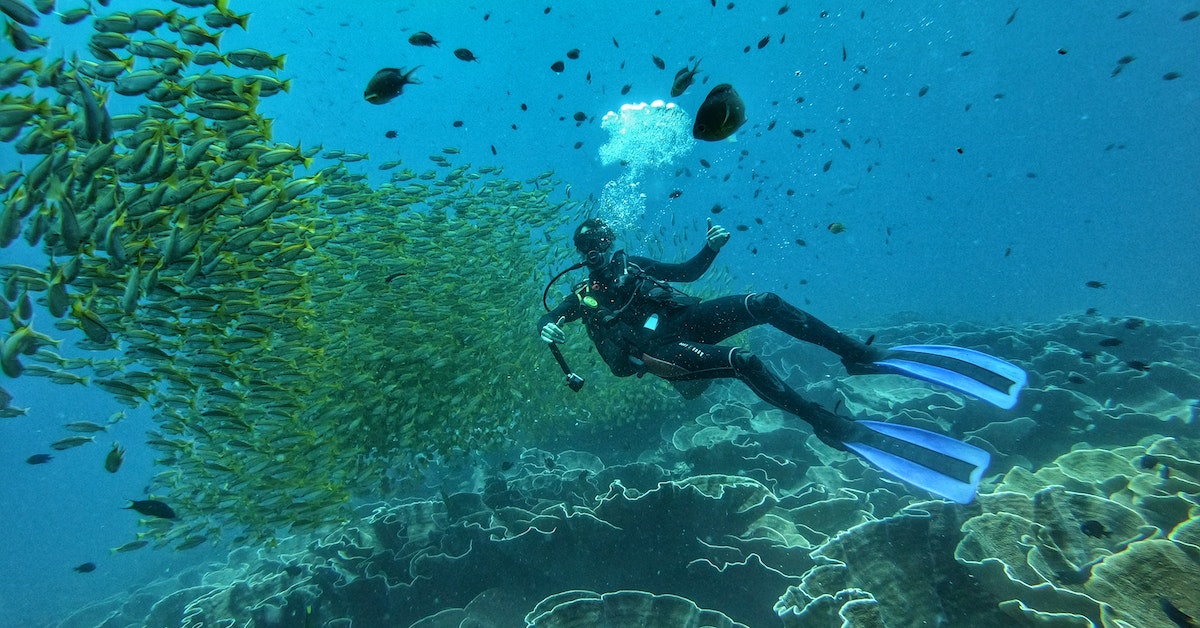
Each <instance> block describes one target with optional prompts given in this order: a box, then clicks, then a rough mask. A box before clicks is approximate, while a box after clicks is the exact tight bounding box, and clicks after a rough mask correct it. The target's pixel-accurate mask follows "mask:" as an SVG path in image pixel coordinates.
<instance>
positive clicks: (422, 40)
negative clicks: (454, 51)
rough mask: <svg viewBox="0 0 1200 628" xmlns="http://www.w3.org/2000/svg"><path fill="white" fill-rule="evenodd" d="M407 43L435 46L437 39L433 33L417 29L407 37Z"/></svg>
mask: <svg viewBox="0 0 1200 628" xmlns="http://www.w3.org/2000/svg"><path fill="white" fill-rule="evenodd" d="M408 43H410V44H412V45H414V46H434V47H437V45H438V40H436V39H434V38H433V35H430V34H429V33H426V32H425V31H417V32H415V33H413V34H412V35H409V37H408Z"/></svg>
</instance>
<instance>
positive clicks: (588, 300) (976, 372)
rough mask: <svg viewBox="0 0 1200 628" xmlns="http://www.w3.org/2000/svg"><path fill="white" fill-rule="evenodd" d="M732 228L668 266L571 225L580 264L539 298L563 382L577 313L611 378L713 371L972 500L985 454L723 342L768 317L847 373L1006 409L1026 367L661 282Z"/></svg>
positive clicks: (707, 252) (695, 385)
mask: <svg viewBox="0 0 1200 628" xmlns="http://www.w3.org/2000/svg"><path fill="white" fill-rule="evenodd" d="M729 238H730V234H729V231H727V230H726V229H724V228H723V227H720V226H718V225H714V224H713V222H712V220H711V219H709V221H708V232H707V234H706V242H705V245H704V247H703V248H702V249H701V250H700V252H699V253H697V254H696V255H695V256H694V257H692V258H691V259H689V260H687V261H685V262H682V263H666V262H661V261H657V260H652V259H648V258H645V257H638V256H633V255H627V254H626V253H625V251H624V250H616V251H613V250H612V249H613V245H614V243H615V239H616V235H615V233H614V232H613V230H612V228H611V227H610V226H609V225H608V224H607V223H605V222H604V221H603V220H601V219H598V218H588V219H587V220H585V221H584V222H583V224H581V225H579V227H578V228H577V229H576V230H575V235H574V243H575V248H576V249H577V250H578V251H579V253H580V254H581V255H583V258H584V259H583V261H581V262H579V263H578V264H575V265H573V266H571V267H570V268H567V269H566V270H564V271H563V272H561V273H559V274H558V275H557V276H555V277H554V279H552V280H551V281H550V284H549V285H547V286H546V290H545V292H544V293H543V295H542V302H543V305H546V308H547V310H548V312H547V313H546V314H545V315H544V316H542V317H541V319H539V320H538V323H537V329H538V333H539V335H540V336H541V339H542V340H543V341H545V342H546V343H547V344H549V346H550V349H551V351H552V352H554V354H555V358H556V359H557V360H558V362H559V365H560V366H561V367H562V368H563V371H564V372H565V373H567V374H568V384H569V385H570V386H571V388H572V389H574V390H576V391H578V390H579V389H580V388H581V387H582V385H583V379H582V378H580V377H579V376H577V375H575V374H574V373H572V372H570V369H569V368H568V367H567V364H566V362H565V361H564V360H563V358H562V354H561V352H560V351H559V349H558V347H557V344H560V343H564V342H566V334H565V333H564V332H563V330H562V325H563V324H564V323H566V322H570V321H574V320H578V319H583V323H584V326H585V327H586V328H587V333H588V336H589V337H590V338H591V339H592V342H593V343H594V344H595V346H596V349H597V351H598V352H599V353H600V357H601V358H602V359H603V360H604V362H605V363H606V364H607V365H608V366H609V368H610V369H611V370H612V372H613V374H614V375H616V376H618V377H628V376H630V375H637V376H638V377H641V376H643V375H645V374H647V373H649V374H651V375H656V376H658V377H660V378H662V379H665V380H667V381H669V382H671V383H672V385H674V386H675V388H676V390H678V391H679V392H680V393H681V394H682V395H683V396H684V397H686V398H694V397H696V396H698V395H699V394H701V393H702V392H703V391H704V389H705V388H707V386H708V384H710V383H711V382H712V380H714V379H718V378H736V379H739V380H741V381H742V382H743V383H744V384H746V386H748V387H749V388H750V390H751V391H753V392H754V393H755V394H756V395H758V397H759V398H761V399H762V400H763V401H765V402H767V403H769V404H771V405H773V406H775V407H777V408H779V409H780V410H783V411H785V412H787V413H790V414H792V415H795V416H796V417H798V418H800V419H801V420H803V421H804V422H806V423H808V424H809V425H810V426H812V429H813V431H814V433H815V434H816V435H817V437H819V438H820V439H821V440H822V441H823V442H825V443H826V444H829V445H830V446H832V447H834V448H837V449H840V450H842V451H850V452H852V453H855V454H857V455H858V456H861V457H862V458H865V459H866V460H867V461H868V462H870V463H872V464H874V465H875V466H877V467H879V468H880V469H882V470H883V471H885V472H887V473H889V474H891V475H893V476H896V477H897V478H899V479H901V480H904V481H906V482H908V483H910V484H913V485H914V486H917V487H920V488H923V489H925V490H927V491H929V492H931V493H934V494H937V495H940V496H942V497H946V498H948V499H951V500H953V501H955V502H958V503H962V504H966V503H970V502H971V500H972V499H974V496H975V492H976V489H977V487H978V485H979V481H980V479H981V478H982V477H983V473H984V471H985V470H986V468H987V465H988V463H989V462H990V461H991V456H990V454H989V453H988V452H987V451H985V450H983V449H980V448H978V447H975V446H974V445H969V444H967V443H964V442H961V441H958V440H955V439H953V438H950V437H947V436H943V435H941V434H937V433H935V432H930V431H927V430H922V429H918V428H914V427H908V426H904V425H899V424H894V423H883V422H878V421H854V420H852V419H849V418H846V417H843V416H840V415H838V414H835V413H834V412H831V411H829V410H827V409H825V408H823V407H821V406H820V405H818V404H816V403H813V402H811V401H808V400H806V399H804V398H803V397H802V396H800V394H799V393H798V392H796V391H795V390H794V389H792V388H791V387H790V386H788V385H787V384H786V383H784V381H783V380H782V379H780V378H779V377H778V376H777V375H775V374H774V373H773V372H772V371H771V370H770V369H769V368H767V365H766V364H765V363H763V361H762V360H761V359H759V358H758V356H756V355H754V354H752V353H750V352H749V351H746V350H745V349H742V348H740V347H736V346H730V345H722V344H720V343H721V342H722V341H723V340H725V339H726V338H729V337H730V336H733V335H734V334H737V333H739V332H741V331H744V330H746V329H748V328H750V327H753V326H755V325H764V324H766V325H771V326H772V327H775V328H776V329H778V330H780V331H782V332H784V333H786V334H788V335H789V336H791V337H793V338H796V339H797V340H802V341H804V342H809V343H813V344H816V345H818V346H821V347H823V348H825V349H828V350H829V351H831V352H833V353H834V354H836V355H837V356H838V357H840V358H841V361H842V364H843V365H844V366H845V368H846V371H847V372H848V373H849V374H851V375H867V374H877V373H893V374H902V375H906V376H909V377H915V378H918V379H921V380H924V381H928V382H931V383H935V384H939V385H941V386H945V387H947V388H951V389H953V390H956V391H959V392H963V393H966V394H969V395H972V396H975V397H978V398H980V399H983V400H985V401H988V402H990V403H993V404H995V405H997V406H1000V407H1002V408H1005V409H1008V408H1011V407H1012V406H1013V405H1015V404H1016V402H1017V395H1018V394H1019V392H1020V390H1021V388H1022V387H1023V386H1024V385H1025V382H1026V374H1025V372H1024V371H1023V370H1021V369H1020V368H1019V367H1017V366H1015V365H1013V364H1011V363H1009V362H1005V361H1004V360H1001V359H999V358H996V357H993V356H990V355H987V354H985V353H981V352H978V351H974V350H971V349H963V348H959V347H950V346H942V345H907V346H900V347H893V348H890V349H884V348H880V347H875V346H872V345H871V344H870V342H871V340H873V338H874V337H872V338H871V339H869V340H868V341H867V342H865V343H864V342H860V341H858V340H856V339H854V338H851V337H849V336H846V335H845V334H842V333H839V332H838V331H837V330H835V329H833V328H832V327H830V326H829V325H827V324H825V323H823V322H821V321H820V320H818V319H816V318H815V317H813V316H812V315H810V314H808V313H807V312H804V311H803V310H801V309H799V308H797V307H795V306H793V305H792V304H790V303H788V302H786V301H784V300H783V299H782V298H780V297H779V296H778V295H776V294H775V293H772V292H758V293H751V294H742V295H734V296H725V297H719V298H715V299H710V300H701V299H699V298H696V297H691V296H688V295H686V294H684V293H683V292H681V291H680V290H678V289H676V288H675V287H674V286H672V285H670V283H668V282H690V281H695V280H697V279H699V278H700V277H701V276H702V275H703V274H704V273H705V271H707V270H708V268H709V266H711V265H712V262H713V260H714V259H716V256H717V252H718V251H720V250H721V247H723V246H724V245H725V243H727V242H728V241H729ZM585 266H586V267H587V269H588V278H587V280H586V281H583V282H581V283H579V284H577V285H575V286H574V287H573V288H572V290H571V294H570V295H568V296H567V297H566V299H564V300H563V301H562V303H560V304H559V305H558V306H557V307H555V308H554V309H553V310H550V309H549V306H548V304H546V295H547V294H548V293H549V291H550V287H551V286H552V285H553V284H554V282H555V281H557V280H558V279H559V278H560V277H562V276H563V275H564V274H566V273H567V272H570V271H572V270H576V269H579V268H583V267H585Z"/></svg>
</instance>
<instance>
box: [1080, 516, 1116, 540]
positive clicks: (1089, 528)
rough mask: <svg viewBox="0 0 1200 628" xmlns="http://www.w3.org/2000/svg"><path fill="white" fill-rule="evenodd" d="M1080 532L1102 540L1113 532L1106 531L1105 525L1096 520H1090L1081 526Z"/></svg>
mask: <svg viewBox="0 0 1200 628" xmlns="http://www.w3.org/2000/svg"><path fill="white" fill-rule="evenodd" d="M1079 531H1080V532H1082V533H1084V534H1086V535H1088V536H1090V537H1092V538H1094V539H1102V538H1104V537H1106V536H1109V535H1111V534H1112V532H1109V531H1108V530H1107V529H1105V527H1104V524H1103V523H1100V522H1099V521H1096V520H1095V519H1088V520H1087V521H1084V522H1083V523H1081V524H1079Z"/></svg>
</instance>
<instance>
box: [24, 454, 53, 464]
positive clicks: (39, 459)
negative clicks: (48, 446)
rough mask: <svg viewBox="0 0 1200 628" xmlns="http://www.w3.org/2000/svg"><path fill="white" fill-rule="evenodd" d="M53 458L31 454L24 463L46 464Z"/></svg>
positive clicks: (48, 455)
mask: <svg viewBox="0 0 1200 628" xmlns="http://www.w3.org/2000/svg"><path fill="white" fill-rule="evenodd" d="M53 458H54V456H51V455H50V454H33V455H32V456H30V457H28V458H26V459H25V462H27V463H29V464H46V463H47V462H50V460H51V459H53Z"/></svg>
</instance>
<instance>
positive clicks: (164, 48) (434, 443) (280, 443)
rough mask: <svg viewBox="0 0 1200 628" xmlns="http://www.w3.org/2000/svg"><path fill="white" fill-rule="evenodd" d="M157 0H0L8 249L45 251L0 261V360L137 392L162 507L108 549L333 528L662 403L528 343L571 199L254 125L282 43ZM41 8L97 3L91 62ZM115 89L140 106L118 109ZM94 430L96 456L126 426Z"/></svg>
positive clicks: (89, 20) (569, 217)
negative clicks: (553, 436)
mask: <svg viewBox="0 0 1200 628" xmlns="http://www.w3.org/2000/svg"><path fill="white" fill-rule="evenodd" d="M174 2H175V3H176V4H177V5H178V6H177V7H176V8H173V9H172V10H169V11H163V10H160V9H144V10H140V11H136V12H132V13H123V12H111V13H108V14H102V13H100V12H101V11H103V10H105V9H104V5H106V4H107V3H106V2H99V3H91V4H89V5H87V7H86V8H80V9H74V10H63V11H62V12H60V13H56V12H55V7H54V2H53V1H48V0H38V1H37V2H34V3H33V4H34V6H32V7H30V6H29V5H27V4H26V2H25V1H24V0H0V10H2V11H3V12H4V13H5V14H6V15H7V16H8V17H9V18H10V19H9V21H8V27H7V29H6V37H7V38H8V40H9V41H10V42H11V43H12V44H13V46H14V47H15V48H16V50H17V51H18V54H17V55H16V56H12V57H10V58H7V59H3V60H0V89H2V90H3V92H2V93H3V96H2V98H0V140H3V141H4V142H7V143H9V146H10V147H11V148H12V149H15V150H16V151H17V152H18V153H20V154H21V155H23V156H24V158H25V159H26V161H27V163H32V164H33V165H32V166H29V167H27V168H26V169H24V170H23V171H22V170H14V171H11V172H5V173H3V174H2V176H0V194H2V195H3V207H2V208H0V245H2V246H3V247H6V248H7V247H9V246H11V245H13V244H14V243H16V242H18V239H22V238H23V239H24V240H25V242H27V243H28V244H29V245H30V246H33V247H36V248H40V250H41V251H43V252H44V253H45V255H46V259H47V262H46V264H45V266H44V267H36V268H35V267H30V266H24V265H18V264H12V263H5V264H2V265H0V288H2V292H3V297H4V298H3V299H0V308H2V310H3V311H0V315H2V316H4V317H5V318H8V319H9V320H10V321H11V323H12V324H11V329H9V328H5V329H3V330H2V331H0V334H3V336H2V338H3V343H2V352H0V366H2V367H3V372H4V373H5V374H6V375H7V376H8V377H12V378H16V377H29V376H40V377H45V378H48V379H49V380H50V381H53V382H55V383H57V384H61V385H64V386H67V387H75V386H90V387H98V388H100V389H103V390H104V391H107V392H108V393H110V394H111V395H113V396H114V397H115V398H116V399H118V400H120V401H122V402H124V403H125V404H127V405H128V406H130V407H146V406H148V407H149V408H150V409H151V410H152V412H153V416H154V420H155V423H156V428H155V430H154V431H152V432H150V433H148V434H147V440H146V442H147V443H148V445H149V446H150V447H152V448H153V449H154V450H157V452H159V458H158V460H157V463H158V464H159V465H160V467H161V469H162V470H161V472H159V473H158V474H157V475H156V476H155V478H154V481H153V483H152V485H151V494H150V496H151V497H153V498H154V499H161V500H163V501H165V502H168V503H170V505H171V507H172V508H174V510H175V511H177V512H179V513H180V517H179V519H178V520H174V521H169V520H166V519H149V520H145V521H142V524H141V525H142V526H143V530H142V532H140V533H139V534H138V538H137V540H135V541H131V542H130V543H129V544H126V545H125V546H122V547H121V548H116V549H117V550H119V551H126V550H129V549H135V548H137V547H142V546H145V545H147V544H149V543H154V544H156V545H158V546H171V547H175V548H178V549H186V548H189V547H196V546H198V545H201V544H204V543H206V542H214V541H216V540H218V539H220V538H221V535H222V532H223V531H225V532H227V531H229V530H234V529H236V530H238V531H239V534H241V535H242V537H241V538H242V540H243V542H252V541H263V540H269V539H271V538H274V537H276V536H277V535H279V534H281V533H284V532H286V531H288V530H313V529H319V528H321V527H324V526H326V525H335V524H339V523H342V522H344V521H345V520H346V519H347V518H348V517H349V516H350V513H351V503H352V502H353V500H354V499H355V498H356V497H365V498H378V497H381V496H389V495H394V494H396V491H398V490H399V489H400V487H403V486H405V484H406V482H411V481H413V480H414V479H416V478H419V477H420V472H421V469H422V467H423V466H424V465H427V464H430V463H431V462H436V461H441V460H446V459H452V458H454V457H456V456H458V457H462V456H464V455H465V454H470V453H473V452H479V451H487V450H489V449H492V448H495V447H501V446H505V445H511V439H512V438H513V436H514V435H515V434H516V433H517V432H520V433H521V434H522V435H523V438H536V437H537V434H538V433H543V434H548V433H555V432H558V431H561V430H563V429H570V428H571V426H572V425H574V424H575V422H576V421H580V422H587V421H595V422H602V421H618V420H622V418H623V417H627V416H628V415H629V413H630V412H631V410H630V409H631V408H634V407H638V408H641V409H642V410H643V411H644V410H645V408H646V407H647V404H649V405H650V406H653V405H654V401H653V398H654V397H655V396H656V393H654V392H647V388H646V387H638V388H637V390H628V389H622V392H621V394H620V395H617V394H611V395H605V394H604V393H603V391H604V386H607V385H612V384H603V383H596V384H592V385H591V388H592V389H593V393H592V397H590V403H589V398H587V397H585V396H584V395H579V396H574V395H572V394H571V393H570V392H569V391H566V389H565V387H563V386H562V382H561V376H560V375H559V374H558V372H557V369H556V367H555V366H554V364H553V362H551V361H550V358H549V356H548V355H546V353H547V352H546V351H545V349H544V347H542V346H541V343H539V342H537V340H536V335H535V334H534V333H533V330H532V321H534V320H535V319H536V317H537V316H538V314H539V313H540V307H541V303H540V299H541V290H542V286H543V285H544V282H545V280H546V278H547V277H548V276H549V275H550V274H552V273H551V269H552V268H555V267H556V266H557V267H561V266H565V265H566V264H567V263H569V262H568V260H567V256H569V255H570V254H571V251H570V248H569V246H561V245H558V243H557V242H555V245H554V246H552V244H551V241H552V240H553V238H551V237H550V234H551V233H553V232H555V231H556V230H558V229H559V228H560V227H563V226H564V225H568V224H574V223H575V222H577V221H578V220H579V218H580V217H581V215H582V213H583V211H584V208H583V207H582V206H581V205H580V204H579V203H578V202H575V201H570V200H567V199H565V198H564V199H559V198H556V196H557V193H556V188H557V187H558V182H557V181H556V180H555V179H554V175H553V173H552V172H548V173H545V174H543V175H540V176H537V177H535V178H532V179H528V180H524V181H521V180H510V179H505V178H503V177H502V176H501V175H502V172H501V169H500V168H499V167H478V168H474V167H472V166H471V165H470V164H461V165H455V164H454V163H453V161H452V159H453V158H454V157H455V155H456V154H458V151H457V149H454V148H445V149H442V150H441V151H439V152H438V153H436V154H434V155H433V156H431V157H430V159H431V160H432V161H431V163H432V168H431V169H429V170H426V171H423V172H417V171H414V170H412V169H409V168H401V167H400V166H401V164H396V163H388V164H385V166H387V167H388V168H389V169H391V181H390V182H389V183H387V184H384V185H382V186H378V187H372V186H371V185H369V184H368V183H367V181H366V176H365V175H363V174H355V173H354V172H352V170H351V169H350V168H348V167H347V166H346V165H345V164H346V163H353V162H356V161H360V160H363V159H364V158H365V155H361V154H355V153H349V152H345V151H334V150H329V151H324V152H322V150H321V149H319V148H318V149H302V148H301V147H300V145H299V144H300V143H299V142H297V145H291V144H288V143H284V142H281V141H276V140H274V139H273V138H272V134H271V121H270V120H269V119H266V118H264V117H262V116H261V115H260V114H259V113H258V112H257V111H258V103H259V101H260V99H262V98H267V97H270V96H273V95H276V94H279V93H281V92H286V91H287V90H288V89H289V87H290V81H287V80H280V79H279V78H278V77H277V72H278V71H279V70H281V69H282V67H283V66H284V63H285V61H286V59H285V57H284V56H283V55H272V54H269V53H267V52H264V51H261V50H254V49H242V50H234V51H227V52H221V51H220V50H219V48H218V44H219V38H220V36H221V34H222V31H223V30H224V29H228V28H246V27H247V20H248V18H249V15H239V14H236V13H233V12H231V11H230V10H229V8H228V7H227V4H226V2H225V0H174ZM52 16H53V17H52ZM56 18H57V19H59V20H61V21H62V22H64V23H79V24H81V25H86V24H91V26H92V27H94V29H95V32H94V33H92V34H91V36H90V39H89V43H88V46H87V48H88V52H90V54H91V56H92V57H94V58H93V59H85V58H84V56H83V55H82V54H81V55H77V56H73V57H72V58H58V59H49V58H46V57H44V56H42V55H43V54H44V46H45V45H46V41H45V39H44V38H42V37H39V36H38V35H37V25H38V23H39V21H40V20H45V19H56ZM110 93H116V94H120V95H122V96H126V97H135V98H139V99H142V100H143V101H144V102H141V104H140V106H139V107H137V113H132V114H125V115H110V114H109V112H108V108H107V106H106V101H107V98H108V94H110ZM318 157H319V158H321V159H324V160H328V161H329V162H330V163H331V164H332V165H330V166H328V167H325V168H323V169H319V170H318V169H316V168H315V167H314V166H313V162H314V159H316V158H318ZM9 260H11V258H9ZM6 261H7V260H6ZM35 303H36V304H39V305H40V307H37V306H35ZM64 342H66V343H68V344H67V346H65V347H64V346H63V344H64ZM72 346H73V347H75V348H77V349H79V350H76V349H72V348H71V347H72ZM64 354H67V355H70V356H73V357H66V356H65V355H64ZM578 357H579V358H580V360H579V361H580V362H581V364H582V365H584V366H585V367H586V368H590V369H591V372H595V373H600V372H602V371H601V369H602V367H601V366H599V362H598V360H596V359H595V358H594V357H591V356H590V355H589V356H582V355H581V356H578ZM564 391H566V392H564ZM638 391H641V392H638ZM597 399H603V403H599V402H597V401H596V400H597ZM0 401H2V402H3V403H0V406H2V408H0V410H2V411H3V413H4V416H6V417H20V416H21V415H23V414H24V413H25V412H26V409H24V408H19V407H17V406H15V405H12V402H13V401H14V400H13V399H12V396H11V395H10V394H9V393H8V392H5V391H3V389H0ZM38 410H41V409H35V410H34V412H35V413H36V412H37V411H38ZM81 418H86V417H81ZM121 418H122V415H121V414H118V415H117V416H114V417H113V418H111V419H110V420H109V421H108V424H101V423H99V422H95V421H76V422H73V423H72V424H71V425H69V426H67V429H68V430H69V431H71V432H76V433H83V434H89V433H91V434H90V435H73V436H69V437H67V438H64V439H62V440H60V441H58V442H55V443H53V446H54V448H55V449H68V448H73V447H78V446H86V445H89V444H90V443H93V442H94V441H95V438H96V434H95V433H103V432H104V431H106V430H107V429H108V427H109V424H112V423H114V422H117V421H119V420H120V419H121ZM92 447H97V446H96V445H92ZM97 449H98V450H99V451H100V453H99V454H98V462H97V469H99V468H101V467H103V468H106V469H108V470H109V471H111V472H115V471H116V469H117V468H118V467H119V466H120V461H121V457H122V456H123V455H125V454H124V450H123V449H121V448H120V446H119V445H118V444H116V443H113V450H112V451H111V452H109V456H108V457H107V459H105V458H104V455H103V449H101V448H99V447H97ZM130 455H132V454H130ZM101 460H103V462H100V461H101ZM114 507H116V506H114ZM226 540H228V539H226Z"/></svg>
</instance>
